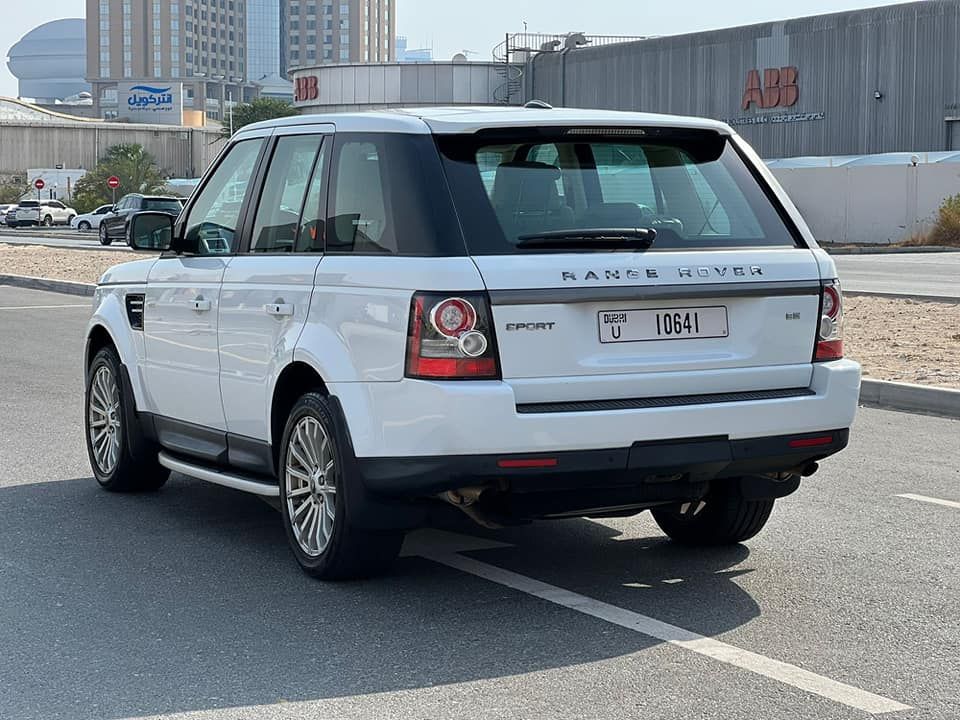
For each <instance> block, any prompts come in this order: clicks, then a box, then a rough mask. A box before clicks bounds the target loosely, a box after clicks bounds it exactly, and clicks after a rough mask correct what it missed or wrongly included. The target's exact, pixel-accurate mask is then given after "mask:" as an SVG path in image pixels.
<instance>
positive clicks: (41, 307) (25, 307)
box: [0, 303, 90, 310]
mask: <svg viewBox="0 0 960 720" xmlns="http://www.w3.org/2000/svg"><path fill="white" fill-rule="evenodd" d="M59 308H87V309H89V308H90V303H85V304H83V305H19V306H13V307H0V310H57V309H59Z"/></svg>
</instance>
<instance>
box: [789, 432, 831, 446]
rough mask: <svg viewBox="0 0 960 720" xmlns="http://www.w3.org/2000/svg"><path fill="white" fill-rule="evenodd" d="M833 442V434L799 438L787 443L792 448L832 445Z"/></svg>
mask: <svg viewBox="0 0 960 720" xmlns="http://www.w3.org/2000/svg"><path fill="white" fill-rule="evenodd" d="M832 443H833V435H821V436H820V437H813V438H797V439H796V440H791V441H790V442H788V443H787V445H789V446H790V447H792V448H808V447H820V446H821V445H830V444H832Z"/></svg>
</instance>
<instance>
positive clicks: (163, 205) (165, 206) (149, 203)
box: [143, 198, 183, 213]
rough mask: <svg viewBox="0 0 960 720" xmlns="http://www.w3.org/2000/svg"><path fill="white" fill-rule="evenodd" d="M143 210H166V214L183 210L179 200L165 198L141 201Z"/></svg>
mask: <svg viewBox="0 0 960 720" xmlns="http://www.w3.org/2000/svg"><path fill="white" fill-rule="evenodd" d="M143 209H144V210H157V211H161V210H166V211H168V212H175V213H178V212H180V211H181V210H182V209H183V205H181V204H180V201H179V200H175V199H170V200H167V199H165V198H144V199H143Z"/></svg>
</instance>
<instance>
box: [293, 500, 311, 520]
mask: <svg viewBox="0 0 960 720" xmlns="http://www.w3.org/2000/svg"><path fill="white" fill-rule="evenodd" d="M314 503H315V500H314V499H313V498H312V497H311V498H307V499H306V500H304V501H303V502H302V503H300V506H299V507H298V508H297V509H296V510H294V511H293V516H292V518H293V520H296V519H297V518H298V517H300V515H301V513H303V511H304V509H306V508H309V507H311V506H313V505H314Z"/></svg>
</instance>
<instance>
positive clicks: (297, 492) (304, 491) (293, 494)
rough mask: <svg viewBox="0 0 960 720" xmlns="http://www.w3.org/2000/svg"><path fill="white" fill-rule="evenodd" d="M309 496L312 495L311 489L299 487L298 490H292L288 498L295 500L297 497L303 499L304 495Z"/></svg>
mask: <svg viewBox="0 0 960 720" xmlns="http://www.w3.org/2000/svg"><path fill="white" fill-rule="evenodd" d="M309 494H310V488H309V487H299V488H297V489H296V490H291V491H290V492H288V493H287V497H288V498H295V497H302V496H303V495H309Z"/></svg>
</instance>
